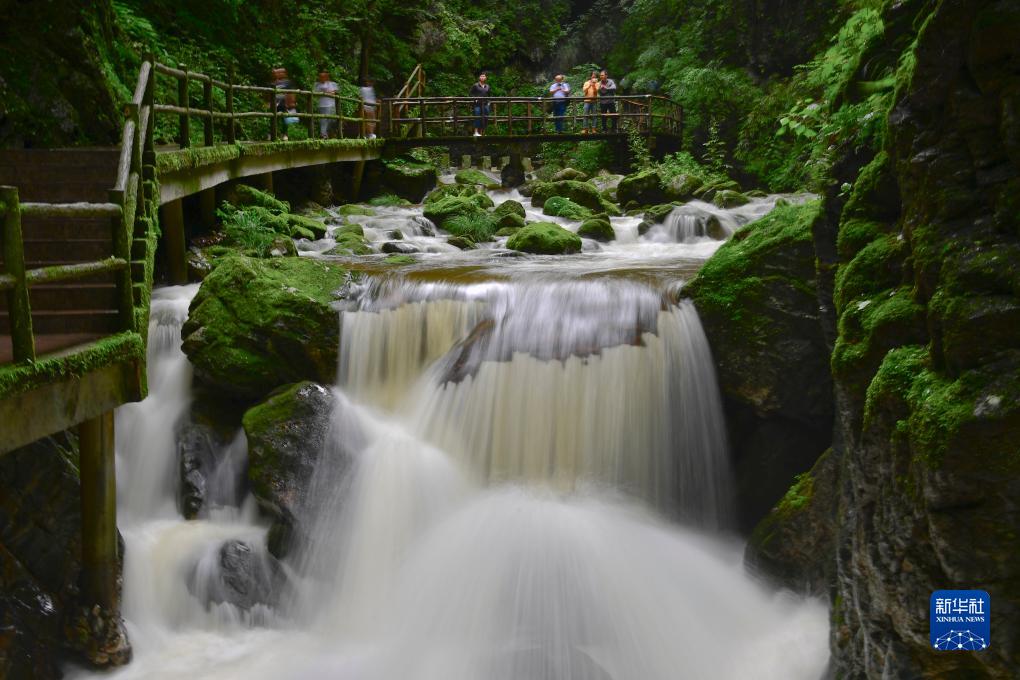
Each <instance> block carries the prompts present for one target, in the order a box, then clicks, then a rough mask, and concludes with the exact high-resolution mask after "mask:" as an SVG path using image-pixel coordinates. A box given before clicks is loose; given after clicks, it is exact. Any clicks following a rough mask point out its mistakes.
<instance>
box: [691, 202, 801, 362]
mask: <svg viewBox="0 0 1020 680" xmlns="http://www.w3.org/2000/svg"><path fill="white" fill-rule="evenodd" d="M820 213H821V204H820V203H819V202H818V201H812V202H809V203H805V204H803V205H799V206H795V205H786V206H779V207H777V208H776V209H775V210H773V211H772V212H771V213H769V214H768V215H766V216H765V217H763V218H762V219H760V220H758V221H756V222H753V223H751V224H749V225H747V226H746V227H743V228H742V229H740V230H739V231H737V233H736V234H734V235H733V237H732V238H731V239H730V240H729V241H728V242H727V243H725V244H723V246H722V247H721V248H719V250H718V251H716V253H715V255H713V256H712V257H711V258H709V260H708V261H707V262H706V263H705V265H704V266H703V267H702V268H701V271H700V272H699V273H698V276H697V278H695V279H694V281H692V282H691V283H690V284H688V286H687V287H686V288H685V293H686V294H687V295H688V296H689V297H691V298H692V299H693V300H694V301H695V303H696V304H697V307H698V310H699V311H700V312H701V313H702V314H711V315H714V316H717V317H719V318H720V319H721V320H722V321H723V323H725V324H726V325H727V326H729V327H730V328H732V329H733V332H734V333H736V334H737V335H738V336H741V337H745V338H748V339H756V341H757V342H768V341H769V338H770V336H771V330H770V326H771V324H770V323H769V322H768V320H767V319H765V318H764V317H762V316H760V315H759V314H757V313H756V312H755V310H756V308H757V307H758V306H760V304H761V301H762V300H763V299H764V295H765V288H766V284H767V283H768V279H772V278H775V277H779V276H782V274H780V273H774V272H773V271H771V270H770V267H769V264H770V262H771V261H772V260H773V259H774V258H775V257H777V255H779V254H782V253H785V252H790V251H792V250H794V249H807V250H810V251H811V252H813V250H814V244H813V240H812V235H811V228H812V225H813V223H814V222H815V220H816V219H818V217H819V215H820ZM750 271H755V272H760V274H759V275H755V276H751V275H748V272H750ZM762 274H764V276H766V277H768V279H766V278H763V275H762ZM784 278H786V277H784ZM786 282H787V283H788V284H790V285H793V286H794V287H798V288H799V286H800V284H801V283H802V282H798V281H795V280H794V279H790V278H786ZM811 294H812V295H813V294H814V293H813V291H812V292H811Z"/></svg>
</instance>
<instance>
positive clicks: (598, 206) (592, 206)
mask: <svg viewBox="0 0 1020 680" xmlns="http://www.w3.org/2000/svg"><path fill="white" fill-rule="evenodd" d="M554 196H559V197H561V198H568V199H570V200H571V201H572V202H574V203H576V204H577V205H580V206H584V207H585V208H588V209H589V210H594V211H600V210H602V209H603V202H604V201H603V199H602V197H601V196H600V195H599V190H598V188H596V187H595V185H594V184H591V183H589V182H578V181H576V180H563V181H561V182H541V183H539V184H536V185H535V186H534V187H533V191H532V193H531V205H533V206H535V207H536V208H544V207H545V204H546V201H548V200H549V199H550V198H552V197H554Z"/></svg>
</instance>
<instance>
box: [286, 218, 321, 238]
mask: <svg viewBox="0 0 1020 680" xmlns="http://www.w3.org/2000/svg"><path fill="white" fill-rule="evenodd" d="M284 217H285V218H286V220H287V224H288V226H289V227H290V228H291V230H292V231H291V236H295V234H294V231H293V230H296V229H300V230H302V231H304V232H308V234H309V236H305V238H308V239H311V240H316V239H320V238H322V237H323V236H325V235H326V225H325V224H323V223H322V222H321V221H320V220H314V219H312V218H311V217H303V216H301V215H295V214H293V213H287V214H286V215H285V216H284ZM295 238H296V236H295Z"/></svg>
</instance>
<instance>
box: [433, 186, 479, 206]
mask: <svg viewBox="0 0 1020 680" xmlns="http://www.w3.org/2000/svg"><path fill="white" fill-rule="evenodd" d="M479 193H482V189H481V188H480V187H476V186H475V185H473V184H440V185H439V186H437V187H436V188H435V189H433V190H432V191H430V192H429V195H428V196H426V197H425V203H435V202H437V201H441V200H443V199H444V198H448V197H450V196H457V197H465V196H474V195H475V194H479Z"/></svg>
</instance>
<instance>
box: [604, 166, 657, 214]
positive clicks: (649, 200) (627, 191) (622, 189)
mask: <svg viewBox="0 0 1020 680" xmlns="http://www.w3.org/2000/svg"><path fill="white" fill-rule="evenodd" d="M661 184H662V178H661V177H660V176H659V173H658V172H656V171H655V170H642V171H641V172H636V173H634V174H633V175H627V176H626V177H624V178H623V179H622V180H620V184H619V185H618V186H617V187H616V199H617V201H619V203H620V205H624V206H626V205H628V204H630V203H634V204H636V205H654V204H656V203H664V202H665V201H666V192H664V191H663V190H662V186H661Z"/></svg>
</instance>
